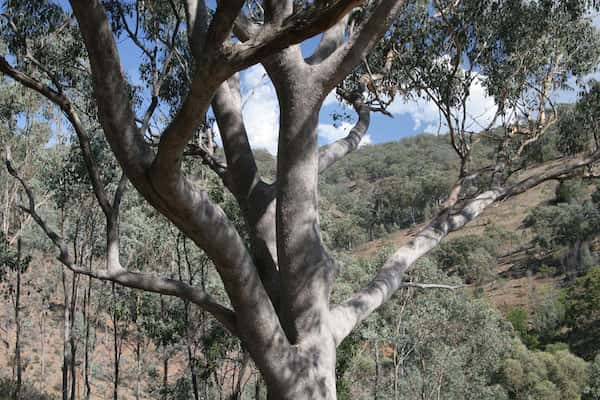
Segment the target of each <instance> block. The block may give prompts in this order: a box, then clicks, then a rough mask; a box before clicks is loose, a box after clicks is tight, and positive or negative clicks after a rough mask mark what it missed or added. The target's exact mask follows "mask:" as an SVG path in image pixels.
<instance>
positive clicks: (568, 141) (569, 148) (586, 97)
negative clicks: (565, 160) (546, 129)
mask: <svg viewBox="0 0 600 400" xmlns="http://www.w3.org/2000/svg"><path fill="white" fill-rule="evenodd" d="M598 110H600V82H597V81H592V82H591V84H590V88H589V89H588V90H587V91H585V92H584V93H583V94H582V96H581V97H580V99H579V100H578V102H577V103H576V105H575V107H573V108H571V109H569V110H567V112H565V113H564V114H563V115H562V117H561V119H560V121H559V130H558V140H557V143H556V147H557V149H558V150H559V151H560V152H561V153H562V154H566V155H572V154H577V153H580V152H582V151H589V150H592V149H593V148H594V144H595V143H597V140H596V134H597V132H598V131H599V129H600V122H599V121H600V111H598Z"/></svg>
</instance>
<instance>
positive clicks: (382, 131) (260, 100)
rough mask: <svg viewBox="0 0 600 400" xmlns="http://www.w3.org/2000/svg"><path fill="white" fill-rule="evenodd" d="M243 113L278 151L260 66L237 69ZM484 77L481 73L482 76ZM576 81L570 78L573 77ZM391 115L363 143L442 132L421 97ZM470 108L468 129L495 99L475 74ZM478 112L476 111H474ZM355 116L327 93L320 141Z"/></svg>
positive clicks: (273, 104) (270, 91)
mask: <svg viewBox="0 0 600 400" xmlns="http://www.w3.org/2000/svg"><path fill="white" fill-rule="evenodd" d="M594 22H595V25H596V26H600V16H598V15H596V16H594ZM318 40H319V38H318V37H315V38H312V39H309V40H307V41H305V42H304V43H302V51H303V53H304V54H305V55H308V54H310V53H311V52H312V51H313V50H314V48H315V46H316V44H317V43H318ZM118 46H119V49H120V52H121V57H122V62H123V67H124V69H125V71H126V73H127V75H128V77H129V79H130V81H131V82H132V83H133V84H134V85H141V81H140V80H139V72H138V63H139V60H140V57H141V52H140V50H139V49H137V48H136V47H135V46H133V45H132V44H131V42H130V41H128V40H126V39H124V38H122V39H120V40H119V42H118ZM240 77H241V83H242V96H243V103H244V107H243V114H244V120H245V123H246V128H247V131H248V136H249V138H250V143H251V145H252V146H253V148H254V149H266V150H268V151H269V152H271V153H273V154H274V153H276V148H277V133H278V116H279V110H278V105H277V99H276V96H275V90H274V88H273V86H272V84H271V82H270V81H269V79H268V77H267V75H266V74H265V72H264V69H263V68H262V66H260V65H258V66H253V67H251V68H249V69H247V70H245V71H242V72H241V75H240ZM592 77H593V78H596V79H600V73H598V72H596V73H595V74H593V75H590V76H589V77H587V78H588V79H589V78H592ZM482 79H484V77H482ZM571 83H572V84H574V80H572V82H571ZM554 99H555V101H559V102H573V101H574V100H575V99H576V94H575V91H571V92H569V91H563V92H557V93H555V94H554ZM342 111H346V112H347V113H348V114H349V115H350V116H351V119H350V120H349V121H343V122H338V123H336V124H334V122H333V119H332V114H333V113H335V112H337V113H339V112H342ZM389 111H390V112H391V113H392V115H393V118H390V117H387V116H384V115H382V114H378V113H374V114H372V117H371V125H370V127H369V131H368V135H367V136H366V137H365V138H364V139H363V144H371V143H382V142H389V141H395V140H399V139H401V138H403V137H407V136H412V135H416V134H419V133H423V132H428V133H436V132H438V131H439V132H440V133H445V128H444V126H443V124H440V119H439V112H438V110H437V108H436V107H435V105H434V104H433V103H432V102H430V101H427V100H425V99H421V100H418V101H404V100H403V99H402V98H399V97H398V98H396V99H395V100H394V102H393V103H392V105H391V106H390V108H389ZM468 112H469V114H470V115H471V116H472V117H473V118H472V120H471V123H472V125H473V127H472V128H473V129H472V130H477V129H476V127H477V126H486V125H487V123H489V121H491V119H492V117H493V115H494V113H495V105H494V101H493V99H491V98H490V97H488V96H487V93H486V91H485V89H484V87H483V85H482V84H481V80H476V81H475V82H474V84H473V86H472V87H471V96H470V99H469V105H468ZM475 116H476V117H475ZM354 120H355V115H354V112H353V110H352V109H349V108H346V109H345V110H344V106H342V105H340V104H339V103H338V102H337V101H336V100H335V96H334V95H333V94H330V96H328V98H327V99H326V101H325V103H324V106H323V108H322V110H321V113H320V118H319V141H320V142H321V144H325V143H329V142H331V141H333V140H336V139H338V138H340V137H343V136H345V135H346V134H347V132H348V131H349V130H350V129H351V127H352V125H353V123H354Z"/></svg>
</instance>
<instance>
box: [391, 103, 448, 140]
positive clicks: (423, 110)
mask: <svg viewBox="0 0 600 400" xmlns="http://www.w3.org/2000/svg"><path fill="white" fill-rule="evenodd" d="M388 111H389V112H391V113H392V114H396V115H405V114H406V115H408V116H410V118H411V119H412V120H413V124H414V129H415V130H419V129H422V127H423V126H424V125H426V126H427V128H426V129H424V130H428V129H430V128H431V127H435V128H434V130H437V129H438V126H439V124H440V118H439V112H438V108H437V106H436V105H435V103H434V102H433V101H431V100H428V99H423V98H418V99H414V100H406V99H403V98H401V97H400V96H398V97H396V98H395V99H394V101H393V102H392V104H390V105H389V107H388ZM443 132H447V129H443Z"/></svg>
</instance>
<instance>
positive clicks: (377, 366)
mask: <svg viewBox="0 0 600 400" xmlns="http://www.w3.org/2000/svg"><path fill="white" fill-rule="evenodd" d="M380 376H381V360H380V359H379V342H378V341H377V340H375V385H374V388H373V399H375V400H377V399H379V378H380Z"/></svg>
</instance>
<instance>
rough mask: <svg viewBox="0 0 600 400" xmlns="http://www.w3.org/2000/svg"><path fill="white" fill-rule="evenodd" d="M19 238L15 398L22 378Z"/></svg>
mask: <svg viewBox="0 0 600 400" xmlns="http://www.w3.org/2000/svg"><path fill="white" fill-rule="evenodd" d="M20 307H21V238H18V239H17V287H16V290H15V325H16V333H15V335H16V337H15V365H16V367H17V388H16V390H15V400H20V399H21V384H22V380H23V376H22V375H23V366H22V365H21V315H20V312H19V311H20V310H19V308H20Z"/></svg>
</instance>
